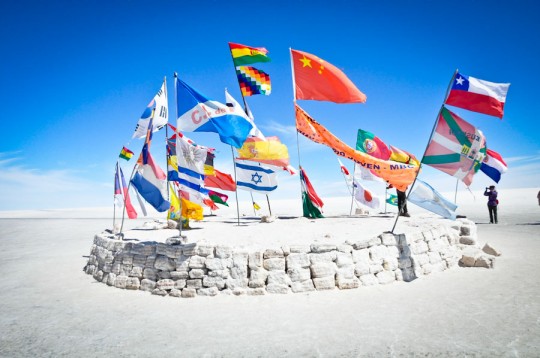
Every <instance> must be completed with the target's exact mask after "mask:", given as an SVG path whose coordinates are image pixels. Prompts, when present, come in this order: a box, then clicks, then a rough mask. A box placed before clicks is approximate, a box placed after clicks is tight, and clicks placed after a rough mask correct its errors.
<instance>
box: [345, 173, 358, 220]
mask: <svg viewBox="0 0 540 358" xmlns="http://www.w3.org/2000/svg"><path fill="white" fill-rule="evenodd" d="M355 175H356V163H355V165H354V169H353V181H352V191H351V210H350V211H349V216H352V207H353V203H354V176H355ZM344 176H345V175H344ZM348 187H349V185H348V184H347V188H348Z"/></svg>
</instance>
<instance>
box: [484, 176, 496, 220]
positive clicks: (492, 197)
mask: <svg viewBox="0 0 540 358" xmlns="http://www.w3.org/2000/svg"><path fill="white" fill-rule="evenodd" d="M484 195H485V196H487V197H488V202H487V206H488V210H489V222H490V223H491V224H493V219H495V224H497V205H498V204H499V200H497V190H495V185H492V186H490V187H489V188H486V190H485V191H484Z"/></svg>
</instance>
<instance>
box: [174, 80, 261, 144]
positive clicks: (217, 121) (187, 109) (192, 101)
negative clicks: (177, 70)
mask: <svg viewBox="0 0 540 358" xmlns="http://www.w3.org/2000/svg"><path fill="white" fill-rule="evenodd" d="M175 83H176V96H177V101H176V103H177V111H178V112H177V113H178V119H177V128H178V130H181V131H186V132H214V133H217V134H218V135H219V139H220V140H221V141H222V142H223V143H225V144H229V145H232V146H233V147H236V148H240V147H241V146H242V144H243V143H244V141H245V140H246V138H247V137H248V135H249V132H250V131H251V129H252V128H253V125H252V124H251V122H250V119H249V117H248V116H247V115H246V113H245V112H244V111H243V110H242V109H241V108H235V107H229V106H226V105H225V104H223V103H220V102H217V101H213V100H209V99H208V98H206V97H205V96H203V95H202V94H200V93H199V92H197V91H196V90H195V89H193V88H191V87H190V86H188V85H187V84H186V83H184V82H183V81H181V80H180V79H179V78H178V77H175Z"/></svg>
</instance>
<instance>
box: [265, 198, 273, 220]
mask: <svg viewBox="0 0 540 358" xmlns="http://www.w3.org/2000/svg"><path fill="white" fill-rule="evenodd" d="M266 202H267V203H268V213H269V214H270V216H272V208H271V207H270V199H268V194H266Z"/></svg>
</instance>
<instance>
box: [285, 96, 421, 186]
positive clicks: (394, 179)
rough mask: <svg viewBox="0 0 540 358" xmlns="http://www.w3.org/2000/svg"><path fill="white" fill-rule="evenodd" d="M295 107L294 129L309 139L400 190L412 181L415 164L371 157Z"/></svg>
mask: <svg viewBox="0 0 540 358" xmlns="http://www.w3.org/2000/svg"><path fill="white" fill-rule="evenodd" d="M295 109H296V130H297V131H298V132H299V133H300V134H302V135H304V136H306V137H307V138H309V139H311V140H312V141H314V142H315V143H320V144H324V145H326V146H328V147H330V148H332V150H333V151H334V153H336V154H337V155H339V156H341V157H344V158H347V159H351V160H353V161H354V162H356V163H358V165H361V166H362V167H363V168H366V169H369V170H371V171H372V172H373V173H374V174H375V175H377V176H378V177H381V178H383V179H384V180H386V181H387V182H388V183H390V184H392V185H393V186H394V187H395V188H397V189H399V190H400V191H405V190H406V189H407V187H408V186H409V185H410V184H411V183H412V182H413V181H414V178H415V176H416V171H417V170H418V167H417V166H413V165H410V164H402V163H396V162H391V161H386V160H381V159H378V158H375V157H372V156H371V155H369V154H366V153H362V152H360V151H358V150H355V149H353V148H351V147H349V146H348V145H347V144H345V143H343V142H342V141H341V140H340V139H339V138H338V137H336V136H335V135H333V134H332V133H330V132H329V131H328V129H326V128H324V127H323V126H322V125H320V124H319V123H318V122H317V121H316V120H314V119H313V118H311V117H310V116H309V114H307V113H306V112H305V111H304V110H303V109H302V108H300V106H298V105H297V104H295Z"/></svg>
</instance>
